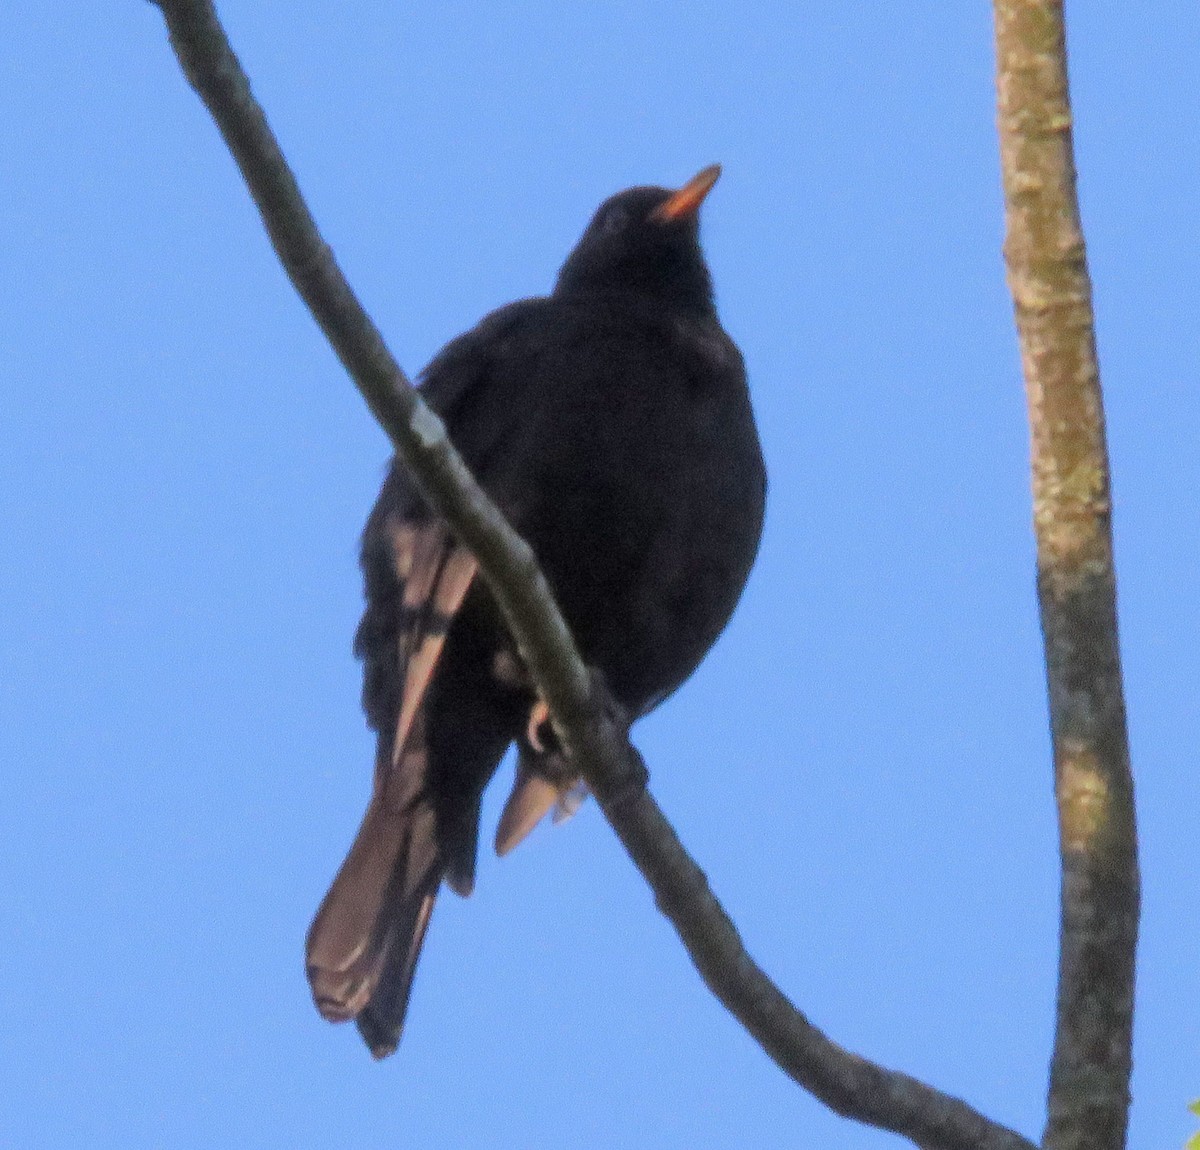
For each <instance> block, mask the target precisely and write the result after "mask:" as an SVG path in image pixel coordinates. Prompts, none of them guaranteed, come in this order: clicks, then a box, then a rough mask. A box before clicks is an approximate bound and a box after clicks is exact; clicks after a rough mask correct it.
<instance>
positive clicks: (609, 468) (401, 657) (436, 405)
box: [308, 165, 766, 1058]
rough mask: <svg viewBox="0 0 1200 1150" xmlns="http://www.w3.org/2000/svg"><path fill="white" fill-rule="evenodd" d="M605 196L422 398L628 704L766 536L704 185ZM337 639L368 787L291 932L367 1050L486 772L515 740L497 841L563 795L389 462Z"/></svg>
mask: <svg viewBox="0 0 1200 1150" xmlns="http://www.w3.org/2000/svg"><path fill="white" fill-rule="evenodd" d="M719 174H720V168H719V167H717V166H715V165H714V166H713V167H710V168H706V169H704V171H702V172H701V173H700V174H699V175H697V176H696V177H695V178H694V179H692V180H690V181H689V182H688V183H686V184H685V185H684V186H683V187H682V188H680V189H679V190H678V191H674V192H672V191H668V190H667V189H665V188H650V187H645V188H630V189H628V190H627V191H624V192H621V193H620V194H618V195H615V196H613V197H612V198H611V199H609V200H607V201H605V202H604V203H603V204H602V205H601V206H600V208H599V210H598V211H597V212H596V215H595V217H594V218H593V219H592V222H591V223H590V224H589V225H588V228H587V230H586V231H585V232H584V234H583V238H582V239H581V240H580V241H579V243H578V245H577V246H576V247H575V250H574V251H572V252H571V254H570V256H568V258H567V261H566V263H565V264H563V267H562V270H561V271H560V272H559V275H558V281H557V283H556V284H555V287H554V291H553V293H552V294H551V295H549V296H547V297H545V298H539V299H528V300H523V301H521V302H519V303H514V304H510V305H509V306H508V307H504V308H501V309H499V310H498V311H495V312H493V313H492V314H491V315H489V316H487V317H486V318H485V319H484V320H483V321H482V322H481V323H480V324H479V326H478V327H476V328H475V329H474V330H472V331H469V332H467V333H466V334H465V335H462V336H459V338H458V339H456V340H454V341H452V342H451V343H449V344H448V345H447V346H446V347H445V348H444V349H443V350H442V351H441V352H440V353H439V354H438V356H437V357H436V358H435V359H434V360H433V362H432V363H431V364H430V365H429V366H428V367H427V368H426V369H425V371H424V373H423V375H422V389H421V390H422V394H423V395H424V397H425V400H426V402H428V403H429V404H430V406H431V407H432V408H433V409H434V410H435V411H437V412H438V414H439V415H440V416H441V417H442V419H443V420H445V422H446V426H447V428H448V430H449V434H450V438H451V440H452V441H453V442H454V444H455V446H456V447H457V448H458V450H459V451H460V452H461V453H462V455H463V456H464V458H465V459H466V462H467V463H468V465H469V466H470V467H471V469H472V471H473V472H474V473H475V475H476V476H477V477H478V479H479V481H480V483H481V484H482V485H483V487H484V488H485V489H486V490H487V492H488V494H489V495H490V496H491V497H492V499H494V500H495V501H496V503H497V504H498V505H499V506H500V508H501V510H502V511H503V512H504V514H505V515H506V516H507V517H508V519H509V521H510V522H511V523H512V524H513V526H514V527H515V528H516V529H517V531H519V532H520V534H521V535H522V536H523V537H524V538H525V539H526V540H527V541H528V542H529V544H530V546H531V547H532V548H533V550H534V552H535V554H536V555H537V557H538V560H539V561H540V563H541V565H542V570H543V571H544V572H545V574H546V577H547V579H548V580H549V582H550V585H551V587H552V589H553V591H554V594H555V596H556V598H557V600H558V603H559V605H560V607H561V608H562V611H563V615H564V617H565V618H566V620H567V622H568V624H569V625H570V627H571V629H572V632H573V634H574V636H575V639H576V641H577V643H578V645H579V648H580V651H581V652H582V654H583V657H584V659H585V660H586V661H587V662H588V664H589V665H591V666H594V667H596V668H598V669H599V670H600V671H601V672H602V673H603V675H604V677H605V680H606V683H607V685H608V687H609V689H610V690H611V692H612V694H613V696H614V697H615V699H616V700H617V702H618V703H619V704H621V706H623V707H624V708H625V710H626V711H627V712H628V714H629V715H630V716H631V717H632V718H637V717H639V716H641V715H644V714H646V713H647V712H648V711H650V710H651V709H652V708H654V707H655V706H657V705H658V704H659V703H660V702H662V700H663V699H665V698H666V697H667V696H668V695H669V694H671V692H672V691H674V690H675V689H676V687H678V686H679V685H680V684H681V683H682V682H683V681H684V680H685V679H686V678H687V677H688V676H689V675H690V674H691V673H692V672H693V671H694V670H695V669H696V667H697V665H698V664H699V663H700V660H701V659H702V658H703V657H704V655H705V653H706V652H707V651H708V649H709V647H710V646H712V644H713V642H714V641H715V640H716V638H717V636H718V635H719V634H720V632H721V630H722V629H723V628H724V626H725V624H726V622H727V621H728V619H729V616H730V614H731V613H732V612H733V608H734V605H735V604H736V603H737V600H738V597H739V596H740V594H741V591H742V586H743V585H744V583H745V581H746V577H747V575H748V574H749V572H750V567H751V564H752V563H753V561H754V556H755V553H756V551H757V549H758V540H759V535H760V533H761V530H762V517H763V502H764V498H765V492H766V474H765V471H764V469H763V462H762V454H761V451H760V448H759V443H758V435H757V432H756V430H755V426H754V417H753V414H752V412H751V407H750V397H749V392H748V390H747V387H746V374H745V369H744V366H743V363H742V356H741V354H740V353H739V351H738V349H737V347H736V346H735V345H734V343H733V341H732V340H731V339H730V338H729V336H728V335H726V333H725V331H724V329H723V328H722V327H721V324H720V322H719V320H718V319H717V312H716V307H715V305H714V302H713V287H712V280H711V278H710V276H709V272H708V267H707V265H706V263H705V261H704V255H703V253H702V252H701V250H700V242H699V219H698V213H699V208H700V204H701V202H702V201H703V199H704V197H705V196H706V195H707V194H708V192H709V190H710V189H711V188H712V186H713V184H714V183H715V182H716V180H717V177H718V175H719ZM362 568H363V574H364V580H365V584H366V601H367V604H366V610H365V612H364V614H363V618H362V623H361V624H360V625H359V628H358V633H357V636H356V638H355V652H356V654H357V655H358V656H359V657H360V658H361V659H362V660H363V663H364V686H363V706H364V709H365V711H366V713H367V718H368V721H369V722H370V725H371V727H372V728H373V729H374V730H375V731H376V732H377V734H378V743H377V750H376V757H375V782H374V790H373V793H372V796H371V801H370V805H369V806H368V807H367V812H366V815H365V817H364V818H363V823H362V827H361V828H360V830H359V832H358V837H357V838H356V839H355V841H354V844H353V846H352V847H351V848H350V853H349V855H348V856H347V857H346V861H345V862H344V863H343V864H342V869H341V871H340V872H339V873H338V876H337V878H336V879H335V880H334V883H333V886H332V887H331V888H330V890H329V893H328V894H327V895H326V896H325V900H324V902H322V904H321V907H320V909H319V910H318V911H317V916H316V918H315V920H314V921H313V925H312V927H311V929H310V931H309V935H308V977H309V981H310V983H311V984H312V992H313V997H314V999H315V1000H316V1004H317V1007H318V1009H319V1010H320V1011H321V1013H322V1014H323V1015H324V1016H325V1017H326V1018H328V1019H330V1020H332V1021H344V1020H346V1019H350V1018H355V1019H357V1022H358V1027H359V1030H360V1031H361V1033H362V1036H363V1038H364V1039H365V1040H366V1043H367V1045H368V1046H369V1047H370V1049H371V1053H372V1054H374V1055H375V1057H377V1058H382V1057H384V1056H385V1055H387V1054H390V1053H391V1052H392V1051H393V1050H394V1049H395V1048H396V1045H397V1043H398V1042H399V1040H400V1032H401V1029H402V1027H403V1024H404V1014H405V1010H406V1008H407V1005H408V997H409V990H410V988H411V986H412V978H413V970H414V968H415V966H416V962H417V958H418V956H419V954H420V950H421V943H422V941H423V940H424V937H425V931H426V928H427V927H428V925H429V916H430V913H431V911H432V909H433V903H434V900H435V898H436V897H437V894H438V890H439V889H440V887H441V884H442V882H443V881H445V882H446V884H447V885H448V886H449V887H450V888H451V889H452V890H454V891H456V892H457V893H458V894H460V895H467V894H469V893H470V892H471V889H472V886H473V885H474V879H475V853H476V839H477V837H478V832H479V806H480V798H481V796H482V794H483V790H484V788H485V787H486V786H487V784H488V781H489V780H490V779H491V777H492V775H493V773H494V772H495V770H496V768H497V766H498V765H499V762H500V760H501V758H502V757H503V756H504V753H505V751H506V750H507V749H508V747H509V746H510V745H511V744H512V743H513V742H514V741H515V742H516V744H517V747H518V750H519V757H518V765H517V776H516V782H515V785H514V787H513V793H512V795H511V796H510V798H509V800H508V805H507V807H506V808H505V811H504V814H503V816H502V817H501V820H500V826H499V829H498V831H497V833H496V849H497V851H498V853H500V854H504V853H506V852H507V851H508V850H510V849H511V848H512V847H513V846H515V845H516V843H517V842H519V841H520V840H521V839H522V838H524V836H525V835H526V834H528V833H529V831H530V830H531V829H532V828H533V826H534V825H535V824H536V823H537V822H538V820H539V819H540V818H541V817H542V815H544V814H545V813H546V811H547V810H549V809H550V808H551V807H553V806H556V805H557V806H558V809H559V811H560V812H562V813H570V811H571V810H572V809H573V808H574V806H576V805H577V804H578V802H579V801H580V799H581V797H582V793H583V792H582V788H581V787H580V786H579V782H578V779H577V778H574V777H572V775H571V773H570V770H569V768H568V766H567V764H566V763H565V762H564V759H563V756H562V755H561V754H560V753H558V751H557V749H556V746H555V743H554V736H553V732H552V730H551V728H550V725H549V723H548V722H547V721H546V719H547V712H546V708H545V704H544V703H542V702H541V701H540V700H539V699H538V697H537V695H536V692H535V690H534V688H533V687H532V685H531V683H530V681H529V679H528V677H527V675H526V674H525V672H524V669H523V667H522V665H521V662H520V659H519V658H518V656H517V654H516V650H515V647H514V645H513V643H512V640H511V639H510V638H509V636H508V633H507V631H506V629H505V627H504V624H503V622H502V620H501V618H500V615H499V611H498V609H497V607H496V606H495V603H494V601H493V600H492V598H491V596H490V594H489V592H488V591H487V588H486V586H485V585H484V582H483V580H482V579H479V578H476V572H477V565H476V562H475V560H474V559H473V558H472V556H471V555H470V554H469V553H468V552H467V551H466V550H465V548H463V547H462V546H460V545H459V544H458V543H457V542H456V541H455V539H454V536H453V535H452V534H451V532H450V531H449V530H448V529H447V528H446V526H445V525H444V524H443V523H442V522H441V521H440V520H439V519H437V518H436V517H435V516H433V515H432V514H431V513H430V511H429V510H428V508H427V506H426V505H425V503H424V501H423V500H422V497H421V496H420V495H419V494H418V492H417V490H416V489H415V487H414V486H413V484H412V483H411V481H410V480H409V478H408V477H407V475H406V474H405V472H404V469H403V467H402V466H400V465H399V464H397V463H396V462H393V464H392V468H391V472H390V474H389V475H388V477H387V479H386V481H385V482H384V485H383V490H382V491H381V492H380V495H379V499H378V501H377V502H376V504H375V508H374V510H373V511H372V512H371V516H370V518H369V519H368V520H367V526H366V529H365V531H364V533H363V540H362Z"/></svg>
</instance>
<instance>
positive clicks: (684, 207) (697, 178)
mask: <svg viewBox="0 0 1200 1150" xmlns="http://www.w3.org/2000/svg"><path fill="white" fill-rule="evenodd" d="M720 174H721V165H720V164H709V166H708V167H707V168H705V169H704V170H703V171H701V172H697V173H696V174H695V175H694V176H693V177H692V178H691V179H690V180H688V182H687V183H686V184H684V185H683V187H682V188H680V189H679V191H677V192H672V193H671V196H670V198H669V199H666V200H664V201H663V202H662V203H661V204H659V205H658V207H657V208H655V209H654V211H653V213H651V219H655V220H660V221H663V222H665V221H667V220H678V219H682V218H683V217H684V216H694V215H695V214H696V213H697V212H698V211H699V210H700V205H701V204H702V203H704V197H705V196H707V195H708V193H709V192H711V191H712V186H713V184H715V183H716V182H717V178H718V177H719V176H720Z"/></svg>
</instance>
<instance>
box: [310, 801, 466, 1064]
mask: <svg viewBox="0 0 1200 1150" xmlns="http://www.w3.org/2000/svg"><path fill="white" fill-rule="evenodd" d="M444 870H445V864H444V863H443V861H442V858H441V854H440V852H439V850H438V845H437V838H436V820H435V818H434V812H433V809H432V808H431V807H430V806H429V805H428V803H426V802H425V801H423V799H417V800H416V801H414V802H412V803H411V804H409V805H408V806H407V807H405V808H403V809H402V810H400V811H399V812H397V811H396V810H394V809H392V808H391V805H390V804H389V803H387V802H386V801H385V799H384V796H383V795H382V794H381V793H380V792H379V791H378V790H377V791H376V793H375V794H374V795H373V796H372V798H371V802H370V804H369V805H368V807H367V813H366V815H365V816H364V817H363V822H362V826H361V827H360V828H359V831H358V835H357V837H356V838H355V840H354V844H353V846H351V848H350V853H349V854H348V855H347V856H346V861H345V862H344V863H343V864H342V868H341V870H340V871H338V874H337V877H336V878H335V879H334V880H333V885H332V886H331V887H330V888H329V893H328V894H327V895H326V896H325V899H324V901H323V902H322V903H321V906H320V909H319V910H318V911H317V915H316V918H315V919H314V920H313V924H312V927H311V928H310V929H309V932H308V946H307V958H308V979H309V983H310V984H311V986H312V993H313V999H314V1001H315V1002H316V1005H317V1009H318V1010H319V1011H320V1012H321V1014H322V1015H323V1016H324V1017H325V1018H327V1019H329V1020H330V1021H331V1022H344V1021H347V1020H348V1019H351V1018H356V1019H357V1020H358V1027H359V1030H360V1031H361V1033H362V1035H363V1038H364V1039H365V1040H366V1042H367V1045H368V1046H369V1047H370V1049H371V1053H372V1054H373V1055H374V1056H375V1057H376V1058H382V1057H384V1056H385V1055H388V1054H390V1053H391V1052H392V1051H393V1050H394V1049H395V1048H396V1045H397V1043H398V1042H399V1040H400V1032H401V1030H402V1028H403V1025H404V1013H405V1010H406V1009H407V1007H408V996H409V991H410V989H411V987H412V979H413V971H414V970H415V969H416V964H417V959H418V957H419V956H420V953H421V944H422V942H423V941H424V939H425V931H426V928H427V927H428V925H429V917H430V914H431V912H432V910H433V903H434V899H435V898H436V897H437V891H438V886H439V885H440V883H441V880H442V875H443V873H444Z"/></svg>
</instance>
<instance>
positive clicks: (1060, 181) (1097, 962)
mask: <svg viewBox="0 0 1200 1150" xmlns="http://www.w3.org/2000/svg"><path fill="white" fill-rule="evenodd" d="M995 10H996V58H997V90H998V102H999V125H1000V156H1001V164H1002V168H1003V176H1004V193H1005V201H1006V207H1007V213H1006V214H1007V225H1008V231H1007V238H1006V240H1005V245H1004V251H1005V258H1006V261H1007V264H1008V281H1009V286H1010V288H1011V289H1012V295H1013V302H1014V305H1015V311H1016V320H1017V329H1018V333H1019V336H1020V343H1021V361H1022V365H1023V367H1024V372H1025V383H1026V390H1027V395H1028V401H1029V421H1030V428H1031V432H1032V441H1033V447H1032V457H1033V458H1032V464H1033V519H1034V529H1035V532H1036V535H1037V550H1038V598H1039V601H1040V604H1041V615H1042V630H1043V634H1044V637H1045V648H1046V669H1047V678H1048V684H1049V695H1050V725H1051V731H1052V735H1053V740H1054V774H1055V792H1056V795H1057V799H1058V812H1059V834H1060V844H1061V850H1062V866H1063V874H1062V941H1061V952H1060V963H1059V983H1058V1025H1057V1030H1056V1035H1055V1044H1054V1057H1053V1061H1052V1063H1051V1071H1050V1099H1049V1118H1048V1124H1047V1127H1046V1134H1045V1141H1044V1145H1045V1146H1046V1147H1048V1148H1053V1150H1083V1148H1084V1147H1088V1148H1089V1150H1119V1148H1120V1147H1123V1146H1124V1145H1125V1132H1126V1123H1127V1116H1128V1109H1129V1073H1130V1065H1131V1053H1130V1048H1131V1043H1132V1032H1133V980H1134V959H1135V949H1136V945H1137V922H1138V899H1139V882H1138V862H1137V831H1136V823H1135V816H1134V801H1133V777H1132V774H1131V771H1130V764H1129V744H1128V739H1127V735H1126V730H1125V702H1124V698H1123V696H1122V688H1121V660H1120V652H1119V649H1118V645H1117V608H1116V575H1115V573H1114V570H1113V552H1112V524H1111V502H1110V493H1109V472H1108V453H1107V449H1106V446H1105V439H1104V408H1103V403H1102V400H1101V394H1100V369H1099V365H1098V363H1097V359H1096V341H1095V333H1094V326H1093V317H1092V304H1091V297H1092V289H1091V282H1090V280H1089V278H1088V270H1087V259H1086V253H1085V250H1084V242H1083V231H1082V229H1081V226H1080V222H1079V205H1078V202H1077V199H1076V194H1075V163H1074V158H1073V155H1072V140H1071V106H1070V99H1069V93H1068V88H1067V58H1066V40H1065V30H1064V27H1063V5H1062V2H1061V0H996V5H995Z"/></svg>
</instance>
